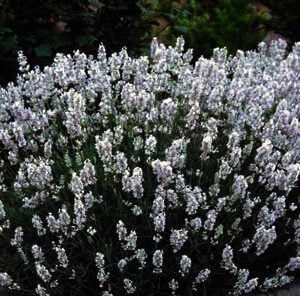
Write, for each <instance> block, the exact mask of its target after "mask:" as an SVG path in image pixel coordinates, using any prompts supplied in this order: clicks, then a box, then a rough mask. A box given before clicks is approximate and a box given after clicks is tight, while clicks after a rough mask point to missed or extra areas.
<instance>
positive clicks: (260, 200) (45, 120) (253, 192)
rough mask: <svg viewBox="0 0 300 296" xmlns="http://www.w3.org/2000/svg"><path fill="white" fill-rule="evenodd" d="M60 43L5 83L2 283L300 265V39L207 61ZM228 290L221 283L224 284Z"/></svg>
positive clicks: (53, 285) (213, 285) (247, 271)
mask: <svg viewBox="0 0 300 296" xmlns="http://www.w3.org/2000/svg"><path fill="white" fill-rule="evenodd" d="M192 58H193V55H192V50H190V49H189V50H187V51H184V40H183V39H182V38H179V39H178V40H177V43H176V46H175V47H168V48H166V47H165V46H164V45H163V44H159V43H158V42H157V40H156V39H154V40H153V42H152V44H151V56H150V57H147V56H141V57H140V58H137V59H134V58H131V57H129V56H128V54H127V51H126V49H123V50H121V51H120V52H119V53H114V54H112V55H111V56H109V57H108V56H107V55H106V52H105V48H104V47H103V46H102V45H101V46H100V47H99V51H98V55H97V57H96V58H94V57H92V56H86V55H85V54H84V53H80V52H79V51H76V52H74V54H73V55H63V54H57V55H56V57H55V59H54V63H53V64H52V65H51V66H48V67H45V68H44V69H43V70H41V69H40V68H39V67H35V68H34V69H31V68H30V66H29V65H28V64H27V60H26V57H24V56H23V54H22V53H20V54H19V65H20V72H21V73H20V74H19V75H18V77H17V82H16V83H15V84H13V83H9V84H8V85H7V87H5V88H1V89H0V148H1V150H0V292H1V295H39V296H47V295H103V296H111V295H126V294H135V295H142V294H144V295H245V294H247V293H248V292H251V291H254V290H261V291H267V290H269V289H273V288H277V287H280V286H282V285H285V284H287V283H290V282H291V281H292V280H293V279H294V276H295V275H296V274H297V272H299V269H300V211H299V208H298V204H299V173H300V162H299V160H300V124H299V118H300V72H299V69H300V43H296V44H295V45H294V47H293V49H292V51H291V52H290V53H288V52H287V51H286V43H285V42H284V41H276V42H273V43H272V44H271V45H270V46H269V47H268V46H266V44H264V43H261V44H259V46H258V50H256V51H247V52H242V51H238V52H237V53H236V55H235V56H233V57H232V56H228V55H227V51H226V49H215V50H214V52H213V55H212V58H211V59H205V58H202V57H201V58H200V59H199V60H198V61H196V62H195V63H192ZM216 293H217V294H216Z"/></svg>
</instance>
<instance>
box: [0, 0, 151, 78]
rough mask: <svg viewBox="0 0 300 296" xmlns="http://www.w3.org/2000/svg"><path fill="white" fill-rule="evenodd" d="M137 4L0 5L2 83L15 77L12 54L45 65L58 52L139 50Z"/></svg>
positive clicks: (12, 0)
mask: <svg viewBox="0 0 300 296" xmlns="http://www.w3.org/2000/svg"><path fill="white" fill-rule="evenodd" d="M140 15H141V10H140V8H139V7H138V6H137V1H136V0H126V1H123V0H83V1H82V0H61V1H55V0H26V1H23V0H1V1H0V69H1V70H0V83H5V82H7V81H9V80H12V79H13V78H14V77H15V74H16V66H17V65H16V63H15V61H16V54H17V51H19V50H21V49H22V50H23V51H24V53H25V55H27V56H28V58H29V60H30V61H31V62H32V63H33V64H40V65H46V64H48V63H49V61H50V59H51V58H53V56H54V54H55V53H56V52H64V53H68V52H72V51H73V50H74V49H77V48H80V49H81V50H84V51H85V52H87V53H95V52H96V51H97V48H98V46H99V43H101V42H102V43H104V44H105V46H106V48H107V50H108V51H109V52H113V51H117V50H119V49H121V48H122V47H123V46H127V47H128V49H129V50H130V51H131V50H132V49H134V48H137V46H138V43H139V40H140V38H141V35H142V33H143V32H144V31H145V24H142V23H141V22H140Z"/></svg>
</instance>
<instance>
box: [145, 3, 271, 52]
mask: <svg viewBox="0 0 300 296" xmlns="http://www.w3.org/2000/svg"><path fill="white" fill-rule="evenodd" d="M151 5H152V10H151V12H150V13H149V14H148V16H147V17H148V19H154V20H155V19H160V18H163V19H164V20H165V21H166V24H165V26H159V27H158V29H157V28H156V29H154V35H157V36H159V37H160V38H161V39H163V40H165V41H172V40H174V38H175V37H176V36H178V35H183V36H184V38H185V40H186V42H187V45H188V46H189V47H192V48H194V49H195V54H196V56H200V55H202V54H203V55H205V56H209V55H210V54H211V51H212V49H213V48H215V47H224V46H227V48H228V50H229V52H230V53H234V52H235V51H236V50H237V49H243V50H245V49H251V48H254V47H255V46H256V44H257V43H258V42H259V41H261V40H262V39H263V37H264V36H265V34H266V32H265V30H264V24H265V22H266V21H267V19H268V16H267V15H266V14H265V13H262V12H259V11H257V10H256V9H255V7H254V6H252V5H251V3H250V1H249V0H219V1H215V0H213V1H211V0H204V1H198V0H187V1H171V0H167V1H151ZM149 11H150V9H149Z"/></svg>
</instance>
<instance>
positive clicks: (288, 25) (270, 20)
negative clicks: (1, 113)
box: [0, 0, 300, 85]
mask: <svg viewBox="0 0 300 296" xmlns="http://www.w3.org/2000/svg"><path fill="white" fill-rule="evenodd" d="M299 18H300V1H299V0H259V1H251V0H180V1H170V0H162V1H159V0H0V84H1V85H5V84H6V83H7V82H9V81H14V80H15V77H16V73H17V62H16V60H17V52H18V51H19V50H21V49H22V50H23V51H24V53H25V54H26V55H27V57H28V59H29V62H30V64H31V65H40V66H44V65H47V64H50V63H51V61H52V59H53V57H54V55H55V53H56V52H64V53H72V51H73V50H74V49H80V50H82V51H84V52H86V53H89V54H95V53H96V52H97V48H98V46H99V43H100V42H102V43H104V45H105V46H106V48H107V51H108V52H113V51H116V50H120V49H121V48H122V47H123V46H126V47H127V48H128V50H129V52H130V54H131V55H133V56H137V55H140V54H145V53H147V52H148V47H149V42H150V41H151V39H152V38H153V37H154V36H156V37H157V38H158V39H159V40H160V41H163V42H165V43H166V44H170V45H173V44H174V41H175V38H176V37H178V36H180V35H183V36H184V38H185V40H186V43H187V46H188V47H192V48H194V54H195V57H199V56H201V55H204V56H209V55H210V54H211V52H212V49H213V48H215V47H224V46H226V47H227V48H228V50H229V52H230V53H232V54H233V53H234V52H235V51H236V50H237V49H243V50H246V49H252V48H255V47H256V45H257V43H259V42H260V41H262V40H265V41H267V42H269V41H270V40H272V39H276V38H284V39H286V40H287V41H288V42H289V43H290V44H292V43H293V42H295V41H299V40H300V38H299V35H300V20H299Z"/></svg>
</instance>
